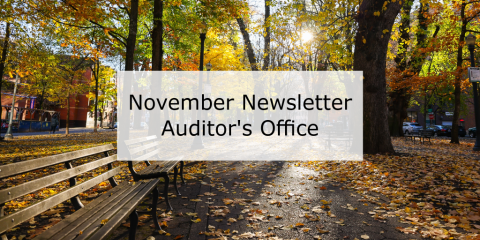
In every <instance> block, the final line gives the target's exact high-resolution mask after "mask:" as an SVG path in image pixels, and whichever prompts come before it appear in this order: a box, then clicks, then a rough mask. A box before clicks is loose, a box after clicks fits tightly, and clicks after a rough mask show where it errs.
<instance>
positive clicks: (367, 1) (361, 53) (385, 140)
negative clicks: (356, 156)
mask: <svg viewBox="0 0 480 240" xmlns="http://www.w3.org/2000/svg"><path fill="white" fill-rule="evenodd" d="M401 7H402V6H401V4H400V3H399V1H396V2H390V1H386V0H383V1H376V0H363V1H362V3H361V4H360V7H359V9H358V14H357V16H356V21H357V24H358V30H357V34H356V36H355V52H354V55H353V70H357V71H363V78H364V79H363V149H364V153H366V154H376V153H393V152H394V149H393V145H392V141H391V139H390V133H389V129H388V117H387V116H388V108H387V94H386V91H387V89H386V79H385V67H386V57H387V50H388V42H389V40H390V34H391V30H392V26H393V23H394V21H395V18H396V17H397V15H398V13H399V12H400V9H401Z"/></svg>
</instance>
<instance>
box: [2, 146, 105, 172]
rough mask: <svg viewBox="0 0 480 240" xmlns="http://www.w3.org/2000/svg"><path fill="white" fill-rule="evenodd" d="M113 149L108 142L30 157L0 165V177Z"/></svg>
mask: <svg viewBox="0 0 480 240" xmlns="http://www.w3.org/2000/svg"><path fill="white" fill-rule="evenodd" d="M113 149H114V146H113V145H112V144H108V145H102V146H99V147H93V148H88V149H84V150H78V151H74V152H68V153H62V154H58V155H53V156H48V157H43V158H37V159H32V160H28V161H24V162H18V163H12V164H7V165H3V166H0V178H4V177H9V176H14V175H17V174H21V173H25V172H28V171H32V170H36V169H39V168H44V167H48V166H52V165H55V164H59V163H63V162H67V161H70V160H73V159H78V158H82V157H87V156H90V155H94V154H98V153H101V152H106V151H109V150H113Z"/></svg>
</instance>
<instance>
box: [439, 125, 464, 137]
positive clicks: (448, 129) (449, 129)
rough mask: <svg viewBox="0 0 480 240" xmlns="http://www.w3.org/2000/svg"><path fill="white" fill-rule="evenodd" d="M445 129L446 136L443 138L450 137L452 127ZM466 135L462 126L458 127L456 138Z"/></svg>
mask: <svg viewBox="0 0 480 240" xmlns="http://www.w3.org/2000/svg"><path fill="white" fill-rule="evenodd" d="M444 127H446V128H447V134H446V135H445V136H447V137H451V136H452V126H444ZM465 135H467V131H465V128H464V127H462V126H458V136H459V137H465Z"/></svg>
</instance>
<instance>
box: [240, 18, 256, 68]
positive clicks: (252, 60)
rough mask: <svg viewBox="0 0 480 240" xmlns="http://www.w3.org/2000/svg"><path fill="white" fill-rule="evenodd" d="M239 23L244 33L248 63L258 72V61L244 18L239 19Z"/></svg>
mask: <svg viewBox="0 0 480 240" xmlns="http://www.w3.org/2000/svg"><path fill="white" fill-rule="evenodd" d="M237 23H238V26H239V28H240V32H242V36H243V43H244V45H245V51H246V52H247V57H248V62H249V63H250V68H251V69H252V71H258V67H257V59H256V58H255V53H254V52H253V47H252V42H251V41H250V35H249V34H248V32H247V30H246V28H247V27H246V26H245V22H244V21H243V19H242V18H237Z"/></svg>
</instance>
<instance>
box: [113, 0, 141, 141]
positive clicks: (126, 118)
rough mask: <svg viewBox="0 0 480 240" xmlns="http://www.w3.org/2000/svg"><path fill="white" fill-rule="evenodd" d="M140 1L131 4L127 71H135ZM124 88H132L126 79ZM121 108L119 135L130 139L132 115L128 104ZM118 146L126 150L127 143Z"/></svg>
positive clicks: (126, 57)
mask: <svg viewBox="0 0 480 240" xmlns="http://www.w3.org/2000/svg"><path fill="white" fill-rule="evenodd" d="M138 1H139V0H132V1H131V2H130V11H129V17H130V22H129V26H128V38H127V44H126V56H125V71H133V63H134V59H135V45H136V42H137V21H138ZM124 86H131V82H128V80H127V79H125V80H124ZM124 92H125V93H124V94H130V89H124ZM119 107H121V108H122V114H121V115H120V116H119V117H120V122H122V124H120V126H119V132H120V133H119V135H120V138H122V139H128V138H129V128H130V114H129V111H128V108H127V104H126V103H122V106H119ZM117 144H118V147H117V148H122V149H126V147H127V146H126V144H125V142H119V143H117Z"/></svg>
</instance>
